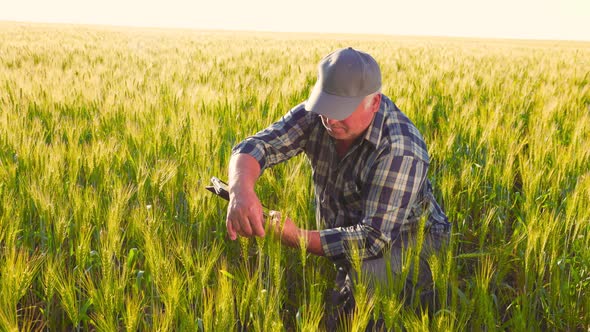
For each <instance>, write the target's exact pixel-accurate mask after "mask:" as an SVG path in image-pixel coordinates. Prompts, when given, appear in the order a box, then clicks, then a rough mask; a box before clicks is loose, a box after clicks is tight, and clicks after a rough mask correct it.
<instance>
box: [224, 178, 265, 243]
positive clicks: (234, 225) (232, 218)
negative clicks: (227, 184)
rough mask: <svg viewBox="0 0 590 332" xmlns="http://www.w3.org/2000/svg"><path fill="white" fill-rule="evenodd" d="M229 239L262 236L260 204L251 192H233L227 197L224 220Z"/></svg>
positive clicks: (262, 225) (262, 221)
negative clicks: (227, 203)
mask: <svg viewBox="0 0 590 332" xmlns="http://www.w3.org/2000/svg"><path fill="white" fill-rule="evenodd" d="M226 226H227V233H228V235H229V238H230V239H232V240H235V239H236V238H237V235H236V233H237V234H239V235H240V236H244V237H252V236H260V237H262V236H264V217H263V215H262V204H261V203H260V200H259V199H258V196H256V193H255V192H254V191H253V190H243V191H242V190H240V189H237V190H233V191H232V192H230V195H229V205H228V207H227V219H226Z"/></svg>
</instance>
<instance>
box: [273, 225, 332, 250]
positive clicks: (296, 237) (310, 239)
mask: <svg viewBox="0 0 590 332" xmlns="http://www.w3.org/2000/svg"><path fill="white" fill-rule="evenodd" d="M280 236H281V242H282V243H283V244H284V245H286V246H288V247H291V248H300V247H301V245H302V244H303V245H305V249H306V250H307V252H309V253H311V254H314V255H317V256H324V255H325V254H324V249H323V248H322V243H321V241H320V233H319V232H318V231H308V230H305V229H299V228H296V227H294V228H293V230H289V229H288V227H285V228H283V231H282V233H281V235H280Z"/></svg>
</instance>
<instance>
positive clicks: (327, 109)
mask: <svg viewBox="0 0 590 332" xmlns="http://www.w3.org/2000/svg"><path fill="white" fill-rule="evenodd" d="M363 99H364V97H341V96H336V95H331V94H329V93H325V92H322V87H321V86H319V85H318V84H317V83H316V85H315V86H314V87H313V90H312V91H311V94H310V95H309V99H308V100H307V101H306V102H305V109H306V110H307V111H310V112H314V113H318V114H321V115H323V116H325V117H327V118H328V119H332V120H338V121H341V120H344V119H346V118H348V117H349V116H350V115H351V114H352V113H353V112H354V111H355V110H356V108H357V107H358V105H359V104H360V103H361V101H363Z"/></svg>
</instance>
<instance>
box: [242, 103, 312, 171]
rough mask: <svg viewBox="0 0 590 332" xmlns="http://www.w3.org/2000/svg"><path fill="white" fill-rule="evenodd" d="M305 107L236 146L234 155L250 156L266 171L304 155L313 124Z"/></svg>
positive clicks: (297, 108) (293, 110)
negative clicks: (308, 134)
mask: <svg viewBox="0 0 590 332" xmlns="http://www.w3.org/2000/svg"><path fill="white" fill-rule="evenodd" d="M303 105H304V104H299V105H297V106H295V107H294V108H293V109H291V110H290V111H289V112H288V113H287V114H286V115H285V116H283V117H282V118H281V119H280V120H279V121H277V122H275V123H273V124H272V125H270V126H269V127H268V128H266V129H264V130H262V131H260V132H258V133H256V134H255V135H253V136H250V137H248V138H246V139H245V140H243V141H242V142H240V143H239V144H237V145H236V146H234V148H233V149H232V155H234V154H238V153H245V154H249V155H250V156H252V157H254V158H255V159H256V160H257V161H258V164H260V169H261V171H263V170H264V169H266V168H268V167H271V166H273V165H276V164H278V163H280V162H283V161H286V160H288V159H290V158H291V157H294V156H295V155H297V154H299V153H300V152H302V151H303V148H304V146H305V144H306V141H307V135H306V133H307V131H308V129H309V127H310V125H311V123H312V120H313V115H312V114H311V113H310V112H307V111H306V110H305V108H304V107H303Z"/></svg>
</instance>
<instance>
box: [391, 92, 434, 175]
mask: <svg viewBox="0 0 590 332" xmlns="http://www.w3.org/2000/svg"><path fill="white" fill-rule="evenodd" d="M383 97H384V98H383V103H384V105H383V107H382V108H383V111H384V113H383V116H384V121H383V129H382V130H383V131H382V134H381V135H382V142H381V143H382V146H383V147H384V148H386V149H387V150H390V151H391V153H393V154H396V155H403V156H411V157H414V158H417V159H420V160H422V161H424V162H426V163H429V157H428V149H427V147H426V143H425V142H424V138H423V137H422V134H421V133H420V131H419V130H418V128H416V126H415V125H414V123H413V122H412V121H411V120H410V119H409V118H408V117H407V116H406V115H405V114H404V113H403V112H402V111H401V110H400V109H399V108H398V107H397V105H396V104H395V103H394V102H393V101H391V99H389V98H387V97H386V96H383Z"/></svg>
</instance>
